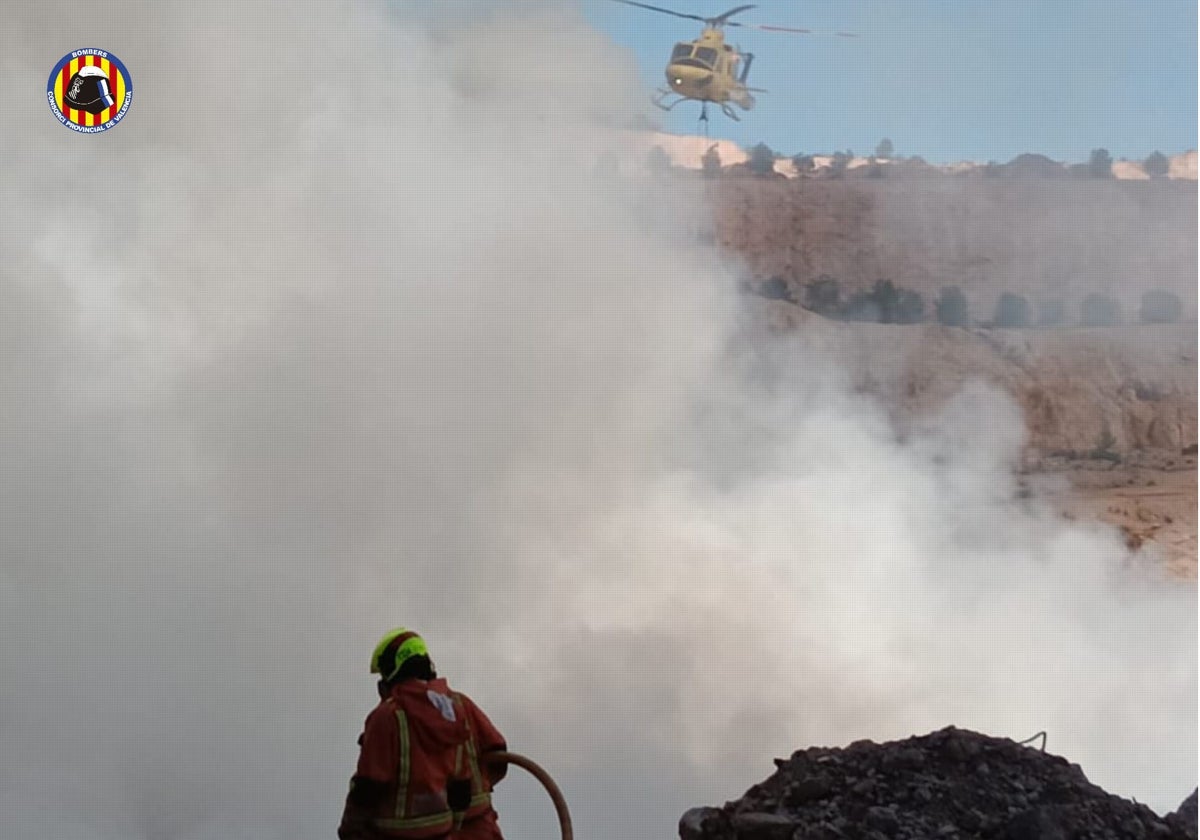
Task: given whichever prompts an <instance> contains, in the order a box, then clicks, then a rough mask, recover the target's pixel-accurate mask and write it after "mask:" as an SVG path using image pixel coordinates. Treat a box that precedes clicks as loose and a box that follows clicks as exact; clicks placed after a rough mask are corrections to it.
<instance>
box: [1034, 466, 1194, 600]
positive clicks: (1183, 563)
mask: <svg viewBox="0 0 1200 840" xmlns="http://www.w3.org/2000/svg"><path fill="white" fill-rule="evenodd" d="M1064 478H1065V479H1066V481H1063V479H1064ZM1196 478H1197V473H1196V468H1195V466H1191V467H1190V468H1188V469H1176V470H1155V469H1147V468H1139V467H1132V468H1131V467H1121V466H1116V467H1113V468H1111V469H1103V468H1094V469H1072V470H1068V471H1065V472H1056V473H1043V474H1037V475H1032V476H1028V477H1027V479H1028V482H1029V484H1030V486H1031V487H1033V488H1035V489H1036V490H1037V492H1038V493H1039V495H1043V496H1044V497H1045V498H1047V499H1049V500H1051V501H1052V502H1053V503H1054V504H1055V505H1056V506H1057V507H1058V509H1059V510H1061V511H1062V513H1063V515H1064V516H1067V517H1071V518H1075V519H1080V520H1086V519H1094V520H1100V521H1101V522H1106V523H1108V524H1110V525H1113V526H1115V527H1117V528H1119V529H1120V530H1121V531H1122V532H1123V533H1124V534H1125V538H1126V542H1127V544H1128V545H1129V546H1130V547H1131V548H1134V549H1136V550H1139V551H1146V550H1149V551H1154V552H1156V553H1157V554H1158V555H1159V556H1160V557H1161V558H1162V562H1163V563H1164V564H1165V566H1166V568H1167V570H1168V571H1169V573H1170V574H1172V575H1174V576H1176V577H1179V578H1181V579H1183V580H1189V581H1195V580H1196V526H1197V522H1196V520H1197V492H1196Z"/></svg>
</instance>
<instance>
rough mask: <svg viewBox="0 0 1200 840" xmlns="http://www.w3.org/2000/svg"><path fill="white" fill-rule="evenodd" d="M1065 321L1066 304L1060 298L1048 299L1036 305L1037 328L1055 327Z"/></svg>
mask: <svg viewBox="0 0 1200 840" xmlns="http://www.w3.org/2000/svg"><path fill="white" fill-rule="evenodd" d="M1066 320H1067V304H1066V303H1065V302H1064V301H1063V299H1062V298H1050V299H1049V300H1043V301H1042V302H1040V303H1039V304H1038V311H1037V324H1038V326H1039V327H1057V326H1059V325H1060V324H1063V323H1065V322H1066Z"/></svg>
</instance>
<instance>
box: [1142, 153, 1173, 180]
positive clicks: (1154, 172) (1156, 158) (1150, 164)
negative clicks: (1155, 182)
mask: <svg viewBox="0 0 1200 840" xmlns="http://www.w3.org/2000/svg"><path fill="white" fill-rule="evenodd" d="M1142 168H1143V169H1144V170H1146V174H1147V175H1149V176H1150V177H1151V178H1161V177H1162V176H1163V175H1166V174H1167V173H1168V172H1170V171H1171V161H1169V160H1167V156H1166V155H1164V154H1163V153H1162V152H1154V153H1153V154H1151V155H1150V157H1148V158H1146V161H1145V163H1143V164H1142Z"/></svg>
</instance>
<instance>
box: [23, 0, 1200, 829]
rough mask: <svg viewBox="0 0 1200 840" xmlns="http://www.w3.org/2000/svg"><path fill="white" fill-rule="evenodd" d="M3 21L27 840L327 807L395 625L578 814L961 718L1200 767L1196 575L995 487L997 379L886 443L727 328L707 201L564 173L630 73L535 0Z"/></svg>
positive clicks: (1164, 782)
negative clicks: (708, 233)
mask: <svg viewBox="0 0 1200 840" xmlns="http://www.w3.org/2000/svg"><path fill="white" fill-rule="evenodd" d="M7 14H8V16H9V22H10V23H12V24H13V25H12V26H11V27H10V28H8V29H6V30H5V32H6V34H5V35H0V46H2V47H3V50H2V51H0V55H2V56H3V58H2V59H0V68H2V69H3V70H4V71H5V72H4V73H3V79H4V81H3V82H0V85H2V87H0V90H3V91H4V93H5V94H6V95H5V97H4V101H5V102H8V103H24V104H16V105H14V106H13V107H12V108H11V109H10V112H9V113H10V119H11V122H10V124H9V129H10V130H9V131H6V132H3V133H0V151H2V152H3V155H2V157H0V160H3V163H2V164H0V166H3V167H4V178H3V180H2V183H3V184H4V186H3V187H0V189H2V190H3V194H4V199H5V200H4V201H3V202H0V250H2V251H3V253H4V255H5V259H4V261H3V263H2V267H0V294H2V296H3V298H2V300H3V306H2V308H0V336H2V337H3V340H4V349H5V352H4V356H3V359H4V361H3V363H2V364H0V387H2V388H3V394H4V397H3V401H2V402H0V406H2V410H3V423H2V424H0V435H2V440H3V445H4V451H5V453H6V455H5V458H4V460H3V462H0V491H2V492H3V494H4V503H3V505H0V523H2V528H0V550H2V553H3V558H4V559H3V563H2V565H0V608H2V609H0V630H2V631H3V633H2V634H0V667H2V670H3V673H4V675H5V679H4V681H3V686H2V687H0V750H2V751H3V754H4V755H5V758H6V760H5V761H4V762H3V765H4V766H3V768H2V769H0V806H2V808H3V810H4V813H5V823H6V825H8V826H15V827H16V832H17V833H16V834H14V836H58V837H81V838H84V837H86V838H92V839H93V840H95V839H96V838H101V840H108V838H114V839H115V838H121V839H122V840H126V838H178V840H208V839H209V838H218V837H219V838H238V837H247V838H249V837H254V838H261V837H264V836H266V837H276V836H278V837H296V838H309V837H311V838H317V837H326V836H329V835H330V834H331V833H332V831H333V828H334V826H335V825H336V822H337V819H338V816H339V814H340V808H341V798H342V795H343V793H344V790H345V784H346V781H347V779H348V777H349V775H350V773H351V772H352V768H353V762H354V759H355V754H356V750H355V746H354V739H355V737H356V735H357V733H358V727H359V725H360V723H361V719H362V717H363V716H364V715H365V714H366V712H367V711H368V710H369V708H370V706H371V705H372V701H373V698H374V687H373V684H372V682H371V679H370V678H369V677H368V676H367V674H366V673H365V672H366V656H367V652H368V651H369V650H370V648H371V646H372V645H373V644H374V642H375V640H376V638H377V636H378V634H379V633H380V632H382V631H383V630H385V629H387V628H389V627H392V626H394V625H397V624H406V625H409V626H413V627H416V628H419V629H420V630H421V631H422V632H423V633H424V634H425V635H426V637H427V639H428V640H429V642H430V644H431V646H432V647H433V650H434V656H435V659H436V660H437V662H438V664H439V667H440V669H441V670H442V672H443V673H445V674H446V675H447V676H448V677H449V678H450V679H451V681H452V683H453V684H456V685H457V686H458V687H460V688H461V689H463V690H465V691H467V692H468V693H470V694H472V695H473V696H474V697H475V698H476V699H477V700H478V701H479V702H480V703H481V704H482V705H483V706H484V708H485V709H487V710H488V712H489V713H490V714H491V715H492V717H493V719H494V720H495V722H496V723H497V724H498V725H499V726H500V727H501V728H502V730H503V731H504V732H505V733H506V735H507V736H508V737H509V740H510V743H511V745H512V746H513V748H514V749H517V750H518V751H521V752H525V753H527V754H529V755H531V756H533V757H534V758H535V759H537V760H538V761H541V762H542V763H544V764H545V765H546V766H547V767H548V768H550V769H551V771H552V772H554V773H555V774H556V775H557V776H559V777H560V781H562V783H563V786H564V789H565V790H566V792H567V794H568V796H569V798H570V800H571V804H572V807H573V809H574V811H575V813H576V816H577V822H578V831H579V834H580V836H594V837H623V836H664V837H668V836H672V834H673V831H674V823H675V820H676V819H677V817H678V815H679V813H681V812H682V810H684V809H685V808H687V807H689V806H691V805H696V804H705V803H711V802H719V801H721V800H722V799H724V798H732V797H734V796H736V795H739V794H740V793H741V792H742V790H743V789H744V788H745V787H747V786H748V785H749V784H751V783H753V782H755V781H758V780H759V779H761V778H762V777H764V776H765V775H767V774H768V773H769V772H770V770H771V766H770V758H771V757H772V756H774V755H782V754H786V753H787V752H789V751H790V750H792V749H796V748H800V747H804V746H808V745H810V744H814V743H824V744H839V743H845V742H847V741H849V740H852V739H855V738H858V737H876V738H882V737H897V736H906V735H910V734H913V733H919V732H923V731H928V730H930V729H933V728H938V727H941V726H944V725H947V724H951V723H953V724H956V725H960V726H964V727H971V728H977V729H980V730H983V731H986V732H989V733H992V734H998V735H1008V736H1012V737H1024V736H1026V735H1029V734H1032V732H1033V731H1036V730H1038V729H1047V730H1049V732H1050V733H1051V739H1052V740H1051V748H1052V749H1054V750H1056V751H1058V752H1060V753H1061V754H1063V755H1066V756H1068V757H1069V758H1071V759H1072V760H1074V761H1078V762H1080V763H1081V764H1082V766H1083V767H1084V769H1085V770H1086V771H1087V772H1088V773H1089V774H1091V777H1092V778H1093V780H1094V781H1096V782H1097V783H1100V784H1102V785H1105V786H1106V787H1108V788H1109V789H1111V790H1114V791H1115V792H1119V793H1122V794H1125V795H1136V796H1138V798H1139V799H1142V800H1143V801H1147V802H1149V803H1151V804H1152V805H1154V806H1155V807H1156V808H1159V809H1160V810H1165V809H1168V808H1173V807H1174V805H1175V804H1176V803H1177V802H1178V801H1179V800H1180V799H1182V798H1183V796H1184V795H1186V794H1187V793H1188V792H1189V791H1190V789H1191V787H1192V786H1193V785H1194V779H1195V772H1196V764H1195V709H1196V696H1195V677H1196V672H1195V661H1196V655H1195V635H1196V634H1195V615H1194V611H1195V610H1194V608H1195V599H1194V593H1192V592H1191V591H1187V590H1183V589H1181V588H1179V587H1178V586H1171V585H1167V584H1163V583H1161V582H1155V581H1154V580H1152V579H1150V578H1148V576H1146V575H1144V574H1141V573H1139V572H1138V571H1137V570H1136V569H1128V568H1125V567H1124V564H1125V563H1126V562H1127V559H1126V558H1125V556H1124V554H1123V551H1122V549H1121V547H1120V545H1119V543H1118V542H1117V541H1115V540H1114V539H1113V538H1112V537H1111V536H1110V535H1108V534H1105V533H1101V532H1090V531H1086V530H1081V529H1078V528H1070V529H1068V528H1066V527H1065V526H1064V525H1063V524H1062V523H1060V522H1057V521H1055V520H1053V519H1051V518H1049V517H1047V516H1046V515H1045V514H1044V513H1043V512H1041V511H1039V510H1038V509H1037V508H1036V507H1028V508H1026V507H1022V503H1019V502H1014V501H1012V499H1013V497H1014V492H1013V491H1014V489H1015V488H1014V487H1013V486H1012V483H1011V478H1010V469H1009V467H1010V465H1011V463H1012V462H1013V460H1014V458H1015V455H1016V452H1017V450H1018V449H1019V446H1020V443H1021V429H1020V420H1019V415H1018V414H1017V412H1016V410H1015V409H1014V408H1013V407H1012V406H1011V405H1009V404H1008V403H1007V402H1006V401H1005V400H1004V399H1003V398H1002V397H1000V396H998V395H996V394H994V393H992V392H990V391H988V390H986V389H984V388H977V389H971V390H968V391H967V392H965V393H964V394H962V395H961V396H960V398H959V399H958V400H957V401H955V402H954V403H953V404H952V405H951V406H949V407H948V409H947V411H946V413H945V415H944V416H943V417H942V418H940V422H938V423H935V424H933V425H931V427H930V428H928V429H916V430H909V431H907V432H905V433H904V436H903V437H902V438H901V437H899V436H898V433H897V431H896V428H895V425H894V424H893V423H892V422H891V420H890V419H889V417H888V416H887V414H886V412H885V410H884V409H883V408H882V407H880V406H879V405H877V404H875V403H874V402H872V401H871V400H870V399H868V398H865V397H863V396H860V395H857V394H856V393H855V392H854V390H853V388H851V387H850V385H849V383H848V382H846V381H844V379H843V377H842V375H841V374H840V373H839V367H838V361H837V360H836V359H833V358H828V357H827V356H825V355H823V353H822V350H821V347H820V345H819V342H814V343H811V344H807V345H796V346H783V347H758V348H757V350H756V352H757V354H758V355H754V354H750V355H746V354H745V353H742V352H740V351H735V350H734V349H733V347H734V346H735V345H734V343H733V342H732V338H733V337H734V335H735V334H736V333H737V330H738V329H739V323H740V322H739V318H738V315H739V313H738V303H737V300H736V298H735V295H734V293H733V289H734V287H735V282H734V277H733V276H732V275H731V273H730V271H729V270H728V269H726V268H724V267H722V263H721V260H720V257H719V256H718V255H717V254H716V253H715V252H712V251H709V250H707V249H705V248H701V247H699V246H697V245H695V244H694V242H691V241H689V240H688V239H687V237H686V236H685V235H684V234H685V232H686V231H688V230H691V229H693V228H694V227H695V226H696V225H698V224H699V223H700V222H701V221H702V214H703V212H704V211H703V207H702V206H699V205H698V204H696V202H695V198H696V197H695V196H693V195H689V194H677V193H675V192H674V191H673V190H674V188H673V187H670V186H668V183H666V182H661V181H660V182H652V181H647V180H645V178H644V176H642V175H640V174H638V173H636V172H630V171H628V168H627V169H626V172H625V175H624V177H623V178H621V179H615V180H614V179H603V178H601V177H599V176H597V175H596V174H594V172H593V170H592V163H594V161H595V160H596V159H597V158H598V157H599V156H600V155H601V153H602V152H603V151H604V150H605V149H606V148H608V147H609V145H610V144H611V142H613V141H610V140H609V139H608V138H610V137H611V136H613V135H611V134H610V133H609V132H608V129H609V128H611V126H612V125H613V124H614V121H617V120H620V119H621V118H622V117H623V116H624V115H625V114H627V113H629V112H631V111H633V110H636V109H637V108H639V107H641V106H640V104H639V103H641V102H642V94H641V92H640V91H639V90H637V88H636V84H635V82H634V78H635V74H634V72H633V68H632V67H631V66H630V65H629V63H628V61H627V59H626V57H625V55H624V54H623V53H622V52H621V51H620V50H619V49H618V48H617V47H615V46H613V45H611V44H608V43H606V42H605V41H604V40H603V39H602V38H600V36H598V35H597V34H596V33H594V32H591V31H589V30H588V29H587V28H586V27H585V26H584V24H583V23H582V21H581V18H580V16H579V15H578V13H577V11H576V10H574V9H573V8H571V7H570V6H568V5H566V4H554V3H550V2H546V3H541V2H525V3H521V4H511V3H485V2H480V3H476V4H455V5H454V6H453V7H452V8H449V9H447V8H440V9H439V10H438V11H437V12H436V13H423V14H422V15H421V17H420V19H418V20H414V19H413V18H412V17H411V14H410V13H409V12H408V11H407V10H406V9H405V8H404V7H403V5H402V4H395V5H393V6H391V7H384V6H383V5H377V4H372V3H367V2H353V3H351V2H342V3H322V4H306V5H304V6H303V7H298V6H297V5H296V4H294V3H275V2H271V3H262V4H254V5H253V6H250V5H249V4H239V3H233V2H227V3H221V2H214V3H206V4H185V3H167V2H164V3H158V4H153V5H149V4H142V3H130V2H126V3H115V4H106V5H105V6H104V8H103V9H101V8H98V7H93V6H91V5H88V4H83V3H78V2H74V1H73V0H59V2H46V3H42V4H37V5H27V6H24V7H21V8H20V9H19V10H16V11H13V12H9V13H7ZM37 33H44V34H41V35H39V34H37ZM83 46H98V47H101V48H104V49H110V50H112V51H113V52H114V53H115V54H116V55H118V56H119V57H120V58H121V59H122V60H123V61H124V62H125V64H126V65H127V67H128V68H129V70H130V72H131V74H132V76H133V79H134V85H135V100H134V103H133V107H132V108H131V110H130V112H129V115H128V116H127V117H126V119H125V121H123V122H122V123H121V124H120V125H119V126H118V127H117V128H115V129H114V130H112V131H110V132H107V133H105V134H102V135H96V136H90V137H85V136H80V135H76V134H74V133H73V132H69V131H66V130H64V129H63V128H62V127H61V126H59V125H57V124H56V122H55V120H54V119H53V118H52V117H51V116H50V115H49V114H47V113H46V108H45V104H44V102H43V101H41V100H40V99H39V98H38V97H37V96H34V95H32V94H31V91H33V92H37V91H38V90H39V87H38V86H39V85H41V84H42V82H43V81H44V77H45V75H46V74H47V73H48V71H49V68H50V67H52V66H53V63H54V62H55V61H56V60H57V59H58V57H60V56H61V55H62V54H63V53H65V52H67V51H68V50H70V49H75V48H79V47H83ZM30 103H32V104H30ZM35 106H36V107H35ZM514 775H515V774H514ZM499 807H500V809H501V812H502V820H503V823H504V825H505V826H506V828H507V830H508V831H509V833H510V834H511V836H522V835H528V836H551V833H552V823H549V822H548V818H547V817H548V813H549V805H548V803H546V802H545V801H544V799H543V797H542V795H541V794H540V792H538V791H537V790H536V789H534V788H532V786H531V783H528V782H527V781H525V780H522V779H520V778H519V777H517V778H514V779H512V780H511V781H510V782H506V789H505V790H503V791H502V793H501V795H500V797H499Z"/></svg>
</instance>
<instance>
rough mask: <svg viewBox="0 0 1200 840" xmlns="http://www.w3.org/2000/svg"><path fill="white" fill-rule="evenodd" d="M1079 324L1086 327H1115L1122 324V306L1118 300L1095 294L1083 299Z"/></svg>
mask: <svg viewBox="0 0 1200 840" xmlns="http://www.w3.org/2000/svg"><path fill="white" fill-rule="evenodd" d="M1079 322H1080V323H1081V324H1083V325H1084V326H1085V327H1115V326H1117V325H1118V324H1120V323H1121V304H1119V303H1117V300H1116V298H1113V297H1109V296H1108V295H1101V294H1097V293H1095V292H1093V293H1092V294H1090V295H1088V296H1087V297H1085V298H1084V299H1083V306H1082V312H1081V315H1080V318H1079Z"/></svg>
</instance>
